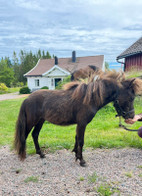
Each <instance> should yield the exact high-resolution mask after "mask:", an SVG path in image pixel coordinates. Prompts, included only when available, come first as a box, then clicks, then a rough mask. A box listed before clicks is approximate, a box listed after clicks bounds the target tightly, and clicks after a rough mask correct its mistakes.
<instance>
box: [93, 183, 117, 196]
mask: <svg viewBox="0 0 142 196" xmlns="http://www.w3.org/2000/svg"><path fill="white" fill-rule="evenodd" d="M95 190H96V191H97V192H98V193H99V195H100V196H111V195H113V194H114V193H117V195H120V191H119V190H117V189H113V188H112V187H111V186H110V185H109V184H107V183H106V184H100V185H99V187H97V188H95Z"/></svg>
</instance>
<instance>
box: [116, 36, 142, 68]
mask: <svg viewBox="0 0 142 196" xmlns="http://www.w3.org/2000/svg"><path fill="white" fill-rule="evenodd" d="M120 59H124V60H123V61H122V60H121V61H120ZM116 60H117V61H118V62H119V63H123V64H124V71H131V70H134V69H137V70H140V69H141V70H142V37H141V38H140V39H138V40H137V41H136V42H135V43H134V44H132V45H131V46H130V47H129V48H127V49H126V50H125V51H124V52H122V53H121V54H120V55H119V56H118V57H117V59H116Z"/></svg>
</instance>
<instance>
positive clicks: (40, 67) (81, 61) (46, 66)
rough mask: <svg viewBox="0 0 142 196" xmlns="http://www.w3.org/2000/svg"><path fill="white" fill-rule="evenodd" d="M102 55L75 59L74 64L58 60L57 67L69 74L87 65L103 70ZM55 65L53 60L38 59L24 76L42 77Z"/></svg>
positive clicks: (66, 59)
mask: <svg viewBox="0 0 142 196" xmlns="http://www.w3.org/2000/svg"><path fill="white" fill-rule="evenodd" d="M103 64H104V55H98V56H86V57H76V62H72V57H71V58H58V66H59V67H60V68H62V69H64V70H66V71H68V72H70V73H72V72H74V71H75V70H78V69H80V68H84V67H86V66H87V65H95V66H97V67H99V68H101V69H102V68H103ZM54 65H55V59H39V61H38V63H37V65H36V66H35V67H34V68H33V69H32V70H30V71H29V72H28V73H26V74H25V75H24V76H26V77H30V76H42V75H43V74H44V73H45V72H47V71H48V70H50V69H51V68H52V67H53V66H54Z"/></svg>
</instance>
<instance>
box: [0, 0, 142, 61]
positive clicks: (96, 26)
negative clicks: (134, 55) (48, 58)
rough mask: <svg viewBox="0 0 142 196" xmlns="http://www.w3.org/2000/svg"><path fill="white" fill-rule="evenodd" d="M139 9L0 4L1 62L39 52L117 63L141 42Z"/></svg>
mask: <svg viewBox="0 0 142 196" xmlns="http://www.w3.org/2000/svg"><path fill="white" fill-rule="evenodd" d="M141 7H142V2H141V0H137V1H135V2H134V1H133V0H129V1H128V0H125V1H123V0H116V1H112V0H78V1H76V0H72V1H70V0H58V1H55V0H48V1H44V0H29V1H27V0H11V1H4V0H1V2H0V20H1V23H0V46H1V51H0V56H7V55H9V56H12V52H13V51H14V50H15V51H17V52H18V51H19V50H20V49H25V50H28V51H29V50H33V51H35V50H38V49H39V48H41V49H44V50H48V51H49V52H51V53H52V54H53V53H54V54H55V55H57V56H60V57H64V56H70V54H71V51H72V50H76V51H77V55H79V56H87V55H97V54H104V55H105V59H106V60H107V61H115V59H116V56H118V55H119V54H120V53H121V52H122V51H123V50H124V49H126V48H127V47H128V46H129V45H131V44H132V43H133V42H134V41H136V40H137V39H138V38H139V37H140V36H142V25H141V21H142V15H141V14H139V13H141Z"/></svg>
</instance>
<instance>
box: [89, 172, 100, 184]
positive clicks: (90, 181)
mask: <svg viewBox="0 0 142 196" xmlns="http://www.w3.org/2000/svg"><path fill="white" fill-rule="evenodd" d="M97 178H98V176H97V174H96V172H94V173H93V174H92V175H90V176H88V181H89V183H95V182H96V180H97Z"/></svg>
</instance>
